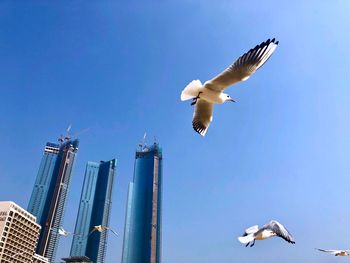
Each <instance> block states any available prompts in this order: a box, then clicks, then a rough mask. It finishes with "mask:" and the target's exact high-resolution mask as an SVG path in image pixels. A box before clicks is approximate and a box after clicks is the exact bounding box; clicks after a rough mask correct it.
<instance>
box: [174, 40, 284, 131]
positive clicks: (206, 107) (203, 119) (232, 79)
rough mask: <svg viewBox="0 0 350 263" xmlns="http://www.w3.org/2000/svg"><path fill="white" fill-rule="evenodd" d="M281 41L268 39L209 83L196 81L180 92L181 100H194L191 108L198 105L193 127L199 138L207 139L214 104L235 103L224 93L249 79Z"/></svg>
mask: <svg viewBox="0 0 350 263" xmlns="http://www.w3.org/2000/svg"><path fill="white" fill-rule="evenodd" d="M277 45H278V41H275V39H274V38H273V39H272V40H270V39H268V40H266V41H265V42H262V43H261V44H260V45H257V46H256V47H255V48H252V49H250V50H249V51H248V52H247V53H245V54H244V55H243V56H241V57H239V58H238V59H237V60H236V61H235V62H234V63H233V64H232V65H231V66H229V67H228V68H227V69H225V70H224V71H223V72H221V73H220V74H219V75H217V76H216V77H214V78H212V79H211V80H208V81H206V82H205V83H204V84H202V83H201V81H200V80H193V81H192V82H191V83H190V84H188V85H187V86H186V87H185V89H184V90H183V91H182V93H181V100H182V101H185V100H189V99H192V100H193V101H192V103H191V105H196V106H195V110H194V114H193V120H192V126H193V129H194V130H195V131H196V132H198V133H199V134H200V135H202V136H205V134H206V133H207V131H208V128H209V125H210V123H211V121H212V120H213V105H214V104H222V103H224V102H227V101H231V102H235V100H233V99H232V98H231V97H230V95H228V94H226V93H224V92H223V91H224V90H225V89H227V88H228V87H230V86H232V85H233V84H236V83H237V82H240V81H244V80H247V79H248V78H249V77H250V76H251V75H252V74H253V73H254V72H255V71H257V70H258V69H259V68H260V67H261V66H262V65H264V63H265V62H266V61H267V60H268V59H269V58H270V57H271V55H272V53H273V52H274V51H275V49H276V48H277Z"/></svg>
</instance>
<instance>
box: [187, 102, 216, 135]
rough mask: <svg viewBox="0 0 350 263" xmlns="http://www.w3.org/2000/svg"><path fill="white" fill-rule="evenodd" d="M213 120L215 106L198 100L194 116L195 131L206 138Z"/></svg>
mask: <svg viewBox="0 0 350 263" xmlns="http://www.w3.org/2000/svg"><path fill="white" fill-rule="evenodd" d="M212 120H213V104H212V103H209V102H207V101H205V100H202V99H198V100H197V103H196V107H195V110H194V114H193V119H192V126H193V129H194V130H195V131H196V132H198V133H199V134H200V135H202V136H205V134H206V133H207V130H208V128H209V125H210V123H211V121H212Z"/></svg>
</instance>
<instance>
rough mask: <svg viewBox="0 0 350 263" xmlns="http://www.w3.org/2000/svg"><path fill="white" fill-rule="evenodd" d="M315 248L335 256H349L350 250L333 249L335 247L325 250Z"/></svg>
mask: <svg viewBox="0 0 350 263" xmlns="http://www.w3.org/2000/svg"><path fill="white" fill-rule="evenodd" d="M316 249H317V250H319V251H322V252H326V253H329V254H332V255H334V256H336V257H346V256H349V253H350V250H335V249H334V250H333V249H329V250H327V249H320V248H316Z"/></svg>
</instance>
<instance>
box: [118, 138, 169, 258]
mask: <svg viewBox="0 0 350 263" xmlns="http://www.w3.org/2000/svg"><path fill="white" fill-rule="evenodd" d="M162 159H163V157H162V150H161V148H160V147H159V145H158V144H157V143H154V144H153V145H152V146H151V147H146V146H144V145H141V146H140V149H139V150H137V151H136V159H135V166H134V179H133V182H131V183H130V185H129V193H128V201H127V208H126V220H125V228H124V244H123V255H122V263H160V262H161V223H162V218H161V216H162V213H161V207H162Z"/></svg>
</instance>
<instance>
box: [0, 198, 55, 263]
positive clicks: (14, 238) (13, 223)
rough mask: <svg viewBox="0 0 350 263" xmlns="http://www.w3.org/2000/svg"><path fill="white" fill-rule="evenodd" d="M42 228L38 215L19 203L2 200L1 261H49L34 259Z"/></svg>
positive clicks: (0, 210) (11, 262)
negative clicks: (34, 214) (38, 222)
mask: <svg viewBox="0 0 350 263" xmlns="http://www.w3.org/2000/svg"><path fill="white" fill-rule="evenodd" d="M40 228H41V227H40V225H39V224H37V223H36V217H35V216H33V215H32V214H30V213H29V212H27V211H26V210H24V209H23V208H21V207H20V206H19V205H17V204H15V203H14V202H10V201H5V202H0V263H31V262H48V261H34V253H35V248H36V246H37V243H38V238H39V234H40ZM41 259H42V258H41Z"/></svg>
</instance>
